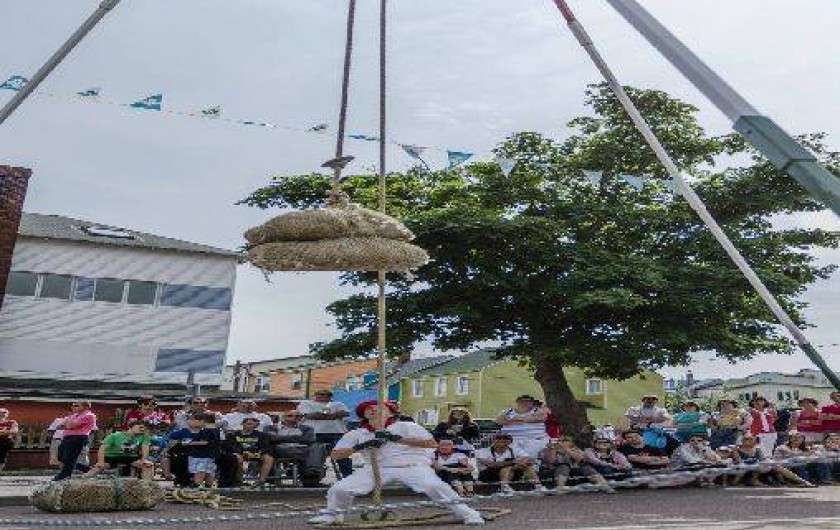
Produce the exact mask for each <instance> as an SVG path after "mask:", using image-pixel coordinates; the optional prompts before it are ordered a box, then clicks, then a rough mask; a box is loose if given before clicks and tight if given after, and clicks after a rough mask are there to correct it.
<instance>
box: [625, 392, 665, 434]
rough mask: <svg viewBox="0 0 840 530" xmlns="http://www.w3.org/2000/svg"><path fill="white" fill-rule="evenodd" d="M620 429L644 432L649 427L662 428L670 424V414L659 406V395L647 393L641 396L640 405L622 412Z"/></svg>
mask: <svg viewBox="0 0 840 530" xmlns="http://www.w3.org/2000/svg"><path fill="white" fill-rule="evenodd" d="M623 423H624V424H623V425H622V430H624V431H628V430H635V431H640V432H644V430H645V429H650V428H652V427H653V428H660V429H661V428H664V427H669V426H670V425H671V415H670V414H668V411H667V410H666V409H664V408H662V407H660V406H659V396H656V395H653V394H647V395H645V396H642V405H641V406H640V407H630V408H629V409H627V412H625V413H624V421H623Z"/></svg>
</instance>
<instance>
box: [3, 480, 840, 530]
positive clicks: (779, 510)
mask: <svg viewBox="0 0 840 530" xmlns="http://www.w3.org/2000/svg"><path fill="white" fill-rule="evenodd" d="M419 499H420V497H411V496H398V497H389V498H386V502H403V501H411V500H419ZM274 502H277V503H284V504H288V505H289V506H290V507H295V508H304V509H305V508H310V507H313V506H314V505H316V504H317V505H320V504H322V503H323V499H318V498H307V497H303V496H298V497H291V498H290V497H288V496H286V495H284V494H283V493H280V492H278V493H275V494H270V495H259V496H249V497H248V498H246V500H245V501H244V502H243V503H242V504H241V506H242V507H243V510H240V511H217V510H213V509H211V508H204V507H199V506H192V505H176V504H170V503H165V504H163V505H161V506H159V507H158V508H157V509H156V510H154V511H149V512H122V513H110V514H95V515H57V514H47V513H44V512H39V511H38V510H36V509H34V508H32V507H29V506H9V507H4V508H0V519H4V520H5V519H14V520H16V521H20V522H16V523H4V524H0V530H23V529H29V528H44V526H42V525H40V524H37V525H36V524H29V523H28V522H23V521H26V520H29V521H32V520H37V521H39V522H46V521H49V523H47V524H50V526H52V525H61V526H63V527H72V526H74V525H72V522H75V521H93V520H98V521H102V520H121V519H122V520H125V519H147V520H148V519H152V520H156V521H154V522H153V523H152V524H145V525H142V526H140V525H136V524H130V523H128V522H127V521H125V522H120V524H117V525H114V526H109V528H113V529H118V530H121V529H127V528H145V529H152V530H157V529H188V530H198V529H201V530H217V529H218V530H227V529H237V530H238V529H248V530H269V529H270V530H278V529H280V530H298V529H304V528H312V527H311V526H309V525H307V523H306V517H302V516H301V517H293V518H281V517H270V518H266V519H255V520H241V519H240V520H236V517H244V516H246V515H253V514H269V515H270V514H275V513H281V514H282V513H286V512H288V511H289V510H290V509H291V508H289V507H286V506H278V505H271V504H270V503H274ZM360 502H362V503H364V504H367V503H368V502H369V499H362V500H361V501H360ZM477 505H478V506H481V507H484V506H486V507H491V506H492V507H494V508H506V509H509V510H511V513H510V514H509V515H505V516H502V517H500V518H499V519H498V520H496V521H493V522H490V523H488V524H487V525H486V526H485V528H488V529H500V530H501V529H509V528H510V529H522V530H555V529H557V530H559V529H574V528H581V529H584V528H585V529H595V530H625V529H627V530H629V529H661V530H682V529H686V530H688V529H702V528H710V529H717V530H752V529H759V528H761V529H770V530H775V529H785V530H800V529H828V530H830V529H837V530H840V486H827V487H820V488H817V489H798V488H726V489H724V488H707V489H700V488H683V489H671V490H634V491H622V492H620V493H618V494H613V495H609V494H603V493H573V494H568V495H561V496H552V497H529V498H511V499H501V500H494V501H492V502H480V503H477ZM434 512H435V510H431V509H423V510H400V511H399V512H398V514H399V515H400V516H401V517H412V516H424V515H429V514H431V513H434ZM198 517H200V518H201V519H202V520H201V521H200V522H199V521H198V520H196V519H195V518H198ZM178 518H193V520H192V521H190V522H188V523H181V524H169V523H164V522H161V519H178ZM350 520H351V521H358V516H354V517H352V518H351V519H350ZM68 523H69V524H68ZM353 526H356V525H353ZM445 526H447V525H446V524H445V520H435V521H434V522H431V523H427V524H423V525H419V526H413V527H411V528H416V529H419V530H431V529H440V528H442V527H445ZM351 527H352V526H351ZM452 527H456V526H455V525H452Z"/></svg>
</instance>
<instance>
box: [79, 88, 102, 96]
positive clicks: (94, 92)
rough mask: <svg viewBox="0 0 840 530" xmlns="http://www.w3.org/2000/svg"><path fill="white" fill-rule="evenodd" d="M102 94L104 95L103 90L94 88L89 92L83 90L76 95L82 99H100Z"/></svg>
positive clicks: (88, 90)
mask: <svg viewBox="0 0 840 530" xmlns="http://www.w3.org/2000/svg"><path fill="white" fill-rule="evenodd" d="M100 94H102V89H101V88H99V87H93V88H89V89H87V90H82V91H81V92H76V95H77V96H79V97H82V98H98V97H99V95H100Z"/></svg>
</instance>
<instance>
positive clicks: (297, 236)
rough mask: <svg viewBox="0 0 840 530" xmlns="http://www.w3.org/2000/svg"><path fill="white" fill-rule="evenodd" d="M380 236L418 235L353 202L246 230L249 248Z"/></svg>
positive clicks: (295, 214)
mask: <svg viewBox="0 0 840 530" xmlns="http://www.w3.org/2000/svg"><path fill="white" fill-rule="evenodd" d="M348 237H351V238H360V237H379V238H384V239H394V240H397V241H411V240H412V239H414V234H412V233H411V231H410V230H409V229H408V228H406V227H405V226H404V225H403V224H402V223H400V222H399V221H397V220H396V219H394V218H393V217H390V216H388V215H385V214H383V213H380V212H375V211H373V210H368V209H366V208H362V207H361V206H358V205H355V204H350V205H348V206H346V207H342V208H322V209H318V210H303V211H295V212H287V213H284V214H281V215H278V216H277V217H275V218H274V219H271V220H270V221H268V222H266V223H265V224H263V225H261V226H258V227H255V228H252V229H250V230H248V231H247V232H245V239H246V240H247V241H248V246H249V247H255V246H258V245H263V244H265V243H272V242H278V241H320V240H322V239H340V238H348Z"/></svg>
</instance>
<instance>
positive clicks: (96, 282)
mask: <svg viewBox="0 0 840 530" xmlns="http://www.w3.org/2000/svg"><path fill="white" fill-rule="evenodd" d="M103 280H105V281H113V282H122V291H121V292H120V301H119V302H114V301H112V300H100V299H98V298H96V291H97V289H98V288H99V282H100V281H103ZM128 282H129V280H125V279H121V278H94V282H93V300H91V301H93V302H100V303H105V304H125V297H126V291H127V290H128V288H127V287H126V286H127V284H128Z"/></svg>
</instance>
